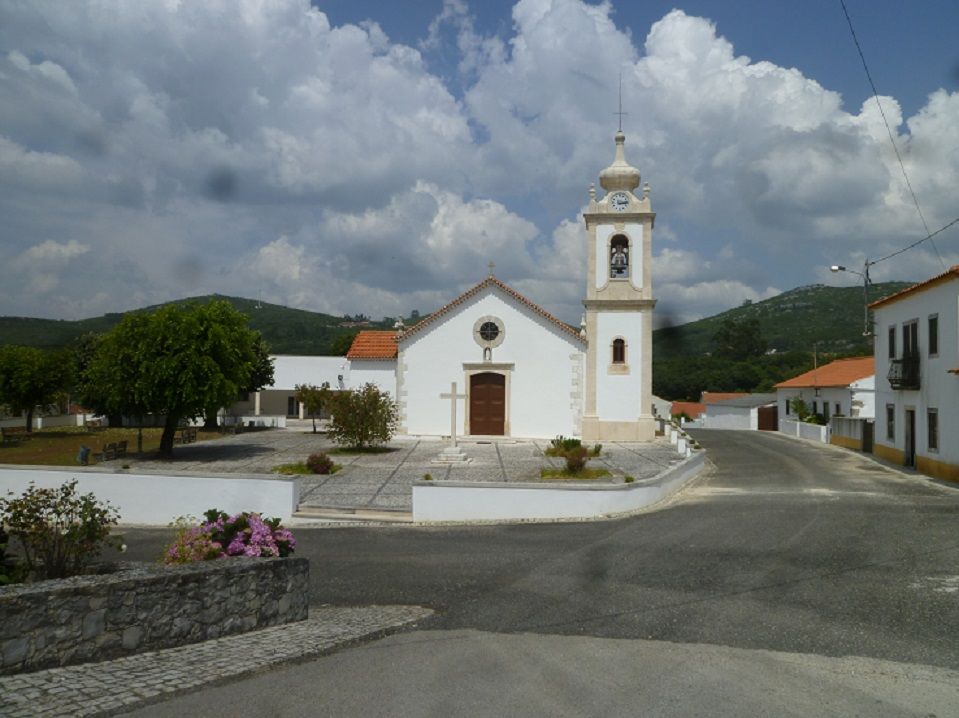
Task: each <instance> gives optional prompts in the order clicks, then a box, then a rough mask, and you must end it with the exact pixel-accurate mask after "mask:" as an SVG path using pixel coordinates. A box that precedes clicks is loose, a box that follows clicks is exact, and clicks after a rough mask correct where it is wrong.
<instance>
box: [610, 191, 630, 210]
mask: <svg viewBox="0 0 959 718" xmlns="http://www.w3.org/2000/svg"><path fill="white" fill-rule="evenodd" d="M609 206H610V207H612V208H613V209H614V210H616V211H617V212H625V211H626V208H627V207H629V195H627V194H626V193H625V192H617V193H616V194H614V195H613V196H612V197H610V198H609Z"/></svg>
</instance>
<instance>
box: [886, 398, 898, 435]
mask: <svg viewBox="0 0 959 718" xmlns="http://www.w3.org/2000/svg"><path fill="white" fill-rule="evenodd" d="M886 438H887V439H888V440H890V441H895V440H896V405H895V404H886Z"/></svg>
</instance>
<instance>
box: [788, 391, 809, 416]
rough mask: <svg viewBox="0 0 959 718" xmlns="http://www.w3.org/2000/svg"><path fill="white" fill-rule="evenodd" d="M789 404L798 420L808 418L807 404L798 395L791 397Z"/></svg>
mask: <svg viewBox="0 0 959 718" xmlns="http://www.w3.org/2000/svg"><path fill="white" fill-rule="evenodd" d="M789 405H790V406H791V407H792V410H793V413H794V414H795V415H796V418H797V419H799V421H805V420H806V419H808V418H809V406H808V405H807V404H806V402H805V401H803V400H802V399H801V398H800V397H798V396H795V397H793V398H792V400H791V401H790V402H789Z"/></svg>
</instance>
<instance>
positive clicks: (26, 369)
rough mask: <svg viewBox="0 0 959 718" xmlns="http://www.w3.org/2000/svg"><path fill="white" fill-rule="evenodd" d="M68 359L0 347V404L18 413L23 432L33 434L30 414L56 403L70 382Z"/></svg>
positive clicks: (56, 354) (29, 349)
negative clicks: (21, 416) (22, 416)
mask: <svg viewBox="0 0 959 718" xmlns="http://www.w3.org/2000/svg"><path fill="white" fill-rule="evenodd" d="M72 368H73V367H72V361H71V359H70V357H69V356H68V355H63V354H60V353H57V352H45V351H43V350H41V349H36V348H34V347H20V346H3V347H0V404H6V405H7V407H9V408H10V409H11V410H12V411H13V412H15V413H22V414H23V415H24V420H25V422H26V430H27V431H33V412H34V410H35V409H36V407H38V406H39V407H44V408H45V407H47V406H50V405H52V404H53V403H55V402H56V400H57V398H58V396H59V395H60V394H61V392H63V391H64V390H65V389H66V388H67V387H68V386H69V382H70V375H71V369H72Z"/></svg>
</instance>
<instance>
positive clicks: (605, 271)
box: [334, 131, 656, 442]
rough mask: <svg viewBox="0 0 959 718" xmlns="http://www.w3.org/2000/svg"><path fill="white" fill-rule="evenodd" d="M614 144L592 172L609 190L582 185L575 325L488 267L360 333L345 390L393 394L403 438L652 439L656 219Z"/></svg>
mask: <svg viewBox="0 0 959 718" xmlns="http://www.w3.org/2000/svg"><path fill="white" fill-rule="evenodd" d="M615 141H616V151H615V159H614V160H613V163H612V164H611V165H610V166H609V167H607V168H606V169H604V170H603V171H602V172H601V173H600V176H599V183H600V186H601V187H602V188H603V190H605V194H604V195H603V196H602V197H599V196H597V192H596V189H595V187H594V186H590V189H589V205H588V208H587V210H586V213H585V214H584V219H585V229H586V232H585V241H586V242H587V273H586V287H585V297H584V301H583V305H584V307H585V315H584V319H583V323H582V325H581V326H580V327H573V326H570V325H568V324H566V323H564V322H562V321H560V320H559V319H557V318H556V317H554V316H553V315H552V314H550V313H549V312H548V311H546V310H545V309H543V308H542V307H539V306H538V305H536V304H535V303H534V302H532V301H530V300H529V299H527V298H526V297H524V296H522V295H521V294H520V293H519V292H517V291H515V290H514V289H512V288H511V287H509V286H508V285H507V284H505V283H504V282H502V281H500V280H499V279H497V278H496V277H495V276H494V275H493V272H492V266H491V270H490V274H489V276H488V277H487V278H486V279H484V280H483V281H482V282H480V283H479V284H477V285H476V286H474V287H472V288H471V289H469V290H468V291H466V292H464V293H463V294H462V295H460V296H459V297H457V298H455V299H454V300H453V301H451V302H449V303H448V304H447V305H446V306H444V307H443V308H441V309H440V310H438V311H436V312H434V313H433V314H431V315H429V316H428V317H426V318H425V319H423V320H422V321H420V322H419V323H417V324H416V325H414V326H412V327H409V328H405V329H404V328H402V327H398V329H397V331H396V332H389V331H362V332H360V333H359V334H358V335H357V337H356V339H355V340H354V342H353V345H352V346H351V347H350V351H349V353H348V354H347V360H348V363H349V366H348V368H347V367H344V368H343V369H342V370H341V372H342V371H347V370H348V384H346V386H353V387H356V386H362V385H363V384H365V383H366V382H368V381H372V382H374V383H376V384H378V385H379V386H381V387H382V388H384V389H386V390H388V391H390V393H391V394H392V395H393V396H394V397H395V399H396V402H397V406H398V409H399V417H400V425H399V433H401V434H410V435H433V436H448V435H450V433H451V429H452V428H455V433H456V434H457V435H459V436H469V437H503V436H514V437H523V438H552V437H555V436H557V435H564V436H576V437H581V438H582V439H583V440H584V441H590V442H594V441H596V442H602V441H651V440H652V439H653V437H654V431H655V430H654V419H653V408H652V402H653V398H652V312H653V307H654V305H655V303H656V302H655V300H654V299H653V296H652V284H651V266H652V250H651V242H652V231H653V224H654V220H655V216H656V215H655V213H654V212H653V211H652V207H651V204H650V198H649V185H648V184H647V185H645V186H644V187H643V189H642V190H641V191H640V192H639V194H637V189H638V188H639V186H640V173H639V170H638V169H636V168H635V167H632V166H631V165H629V164H628V163H627V162H626V156H625V142H626V137H625V135H623V133H622V132H621V131H620V132H618V133H617V134H616V137H615ZM339 359H340V360H341V361H342V358H339ZM338 376H339V377H340V384H339V385H340V386H344V384H343V382H342V378H343V375H342V373H341V374H339V375H338ZM334 386H336V384H334ZM451 404H452V405H451ZM451 416H455V417H456V418H455V421H456V425H455V427H451Z"/></svg>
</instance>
